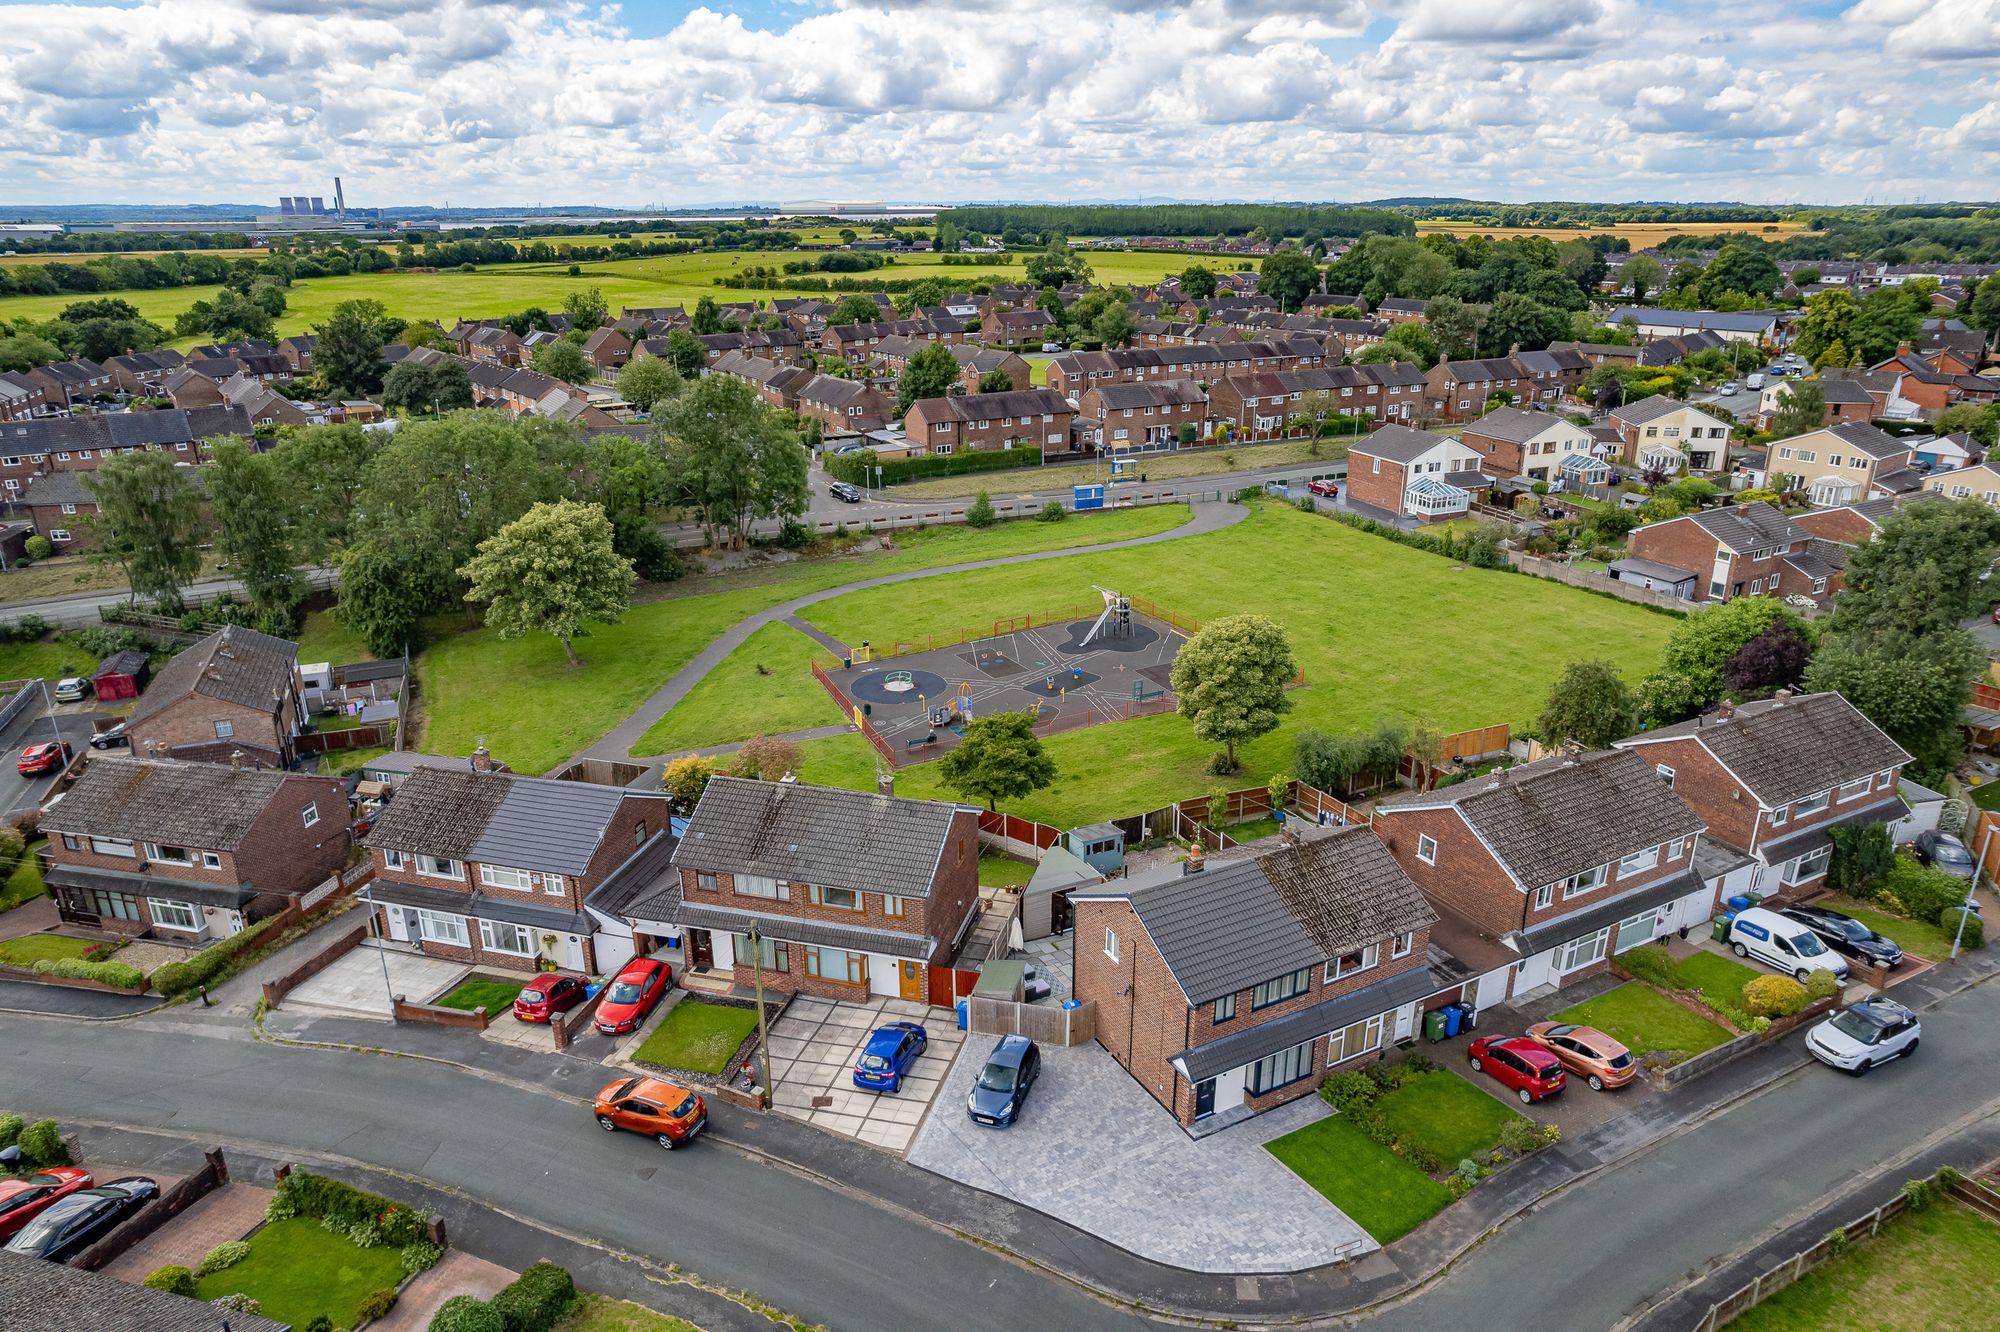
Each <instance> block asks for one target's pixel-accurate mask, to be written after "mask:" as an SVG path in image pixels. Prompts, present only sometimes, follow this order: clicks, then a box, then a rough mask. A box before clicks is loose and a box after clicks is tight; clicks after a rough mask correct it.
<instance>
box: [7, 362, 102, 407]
mask: <svg viewBox="0 0 2000 1332" xmlns="http://www.w3.org/2000/svg"><path fill="white" fill-rule="evenodd" d="M24 373H25V374H26V375H27V377H28V378H29V379H32V380H34V381H35V382H36V383H38V384H40V385H41V386H42V393H43V396H44V397H45V398H46V400H47V401H48V402H49V403H50V404H51V405H55V406H63V407H74V406H76V405H77V404H78V403H83V402H89V401H91V400H92V399H93V398H105V397H109V396H111V395H112V394H113V393H115V392H117V391H118V385H117V381H116V380H115V379H114V377H113V376H112V373H111V371H109V370H107V369H106V368H105V367H103V366H101V365H99V364H98V363H97V362H95V361H89V360H85V359H83V358H82V357H78V358H77V359H76V360H74V361H58V362H56V363H55V364H54V365H41V366H36V367H35V368H34V369H32V370H28V371H25V372H24Z"/></svg>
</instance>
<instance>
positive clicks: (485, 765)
mask: <svg viewBox="0 0 2000 1332" xmlns="http://www.w3.org/2000/svg"><path fill="white" fill-rule="evenodd" d="M472 770H473V771H474V772H491V771H493V754H492V751H490V750H488V749H487V748H486V741H485V740H483V739H482V740H481V741H480V742H479V744H478V745H477V746H476V747H475V748H474V749H473V751H472Z"/></svg>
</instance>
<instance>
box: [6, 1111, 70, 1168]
mask: <svg viewBox="0 0 2000 1332" xmlns="http://www.w3.org/2000/svg"><path fill="white" fill-rule="evenodd" d="M15 1145H16V1146H18V1147H19V1148H20V1149H21V1159H22V1160H24V1161H26V1162H27V1163H28V1164H29V1165H30V1166H33V1167H34V1168H35V1169H37V1170H42V1169H46V1168H47V1167H49V1166H59V1165H68V1164H70V1159H69V1148H67V1147H65V1146H63V1140H62V1129H61V1128H60V1127H59V1126H58V1125H57V1124H56V1121H55V1120H53V1119H38V1120H36V1121H35V1122H34V1123H32V1124H30V1125H28V1127H26V1128H24V1129H22V1130H21V1139H20V1141H19V1142H18V1143H16V1144H15Z"/></svg>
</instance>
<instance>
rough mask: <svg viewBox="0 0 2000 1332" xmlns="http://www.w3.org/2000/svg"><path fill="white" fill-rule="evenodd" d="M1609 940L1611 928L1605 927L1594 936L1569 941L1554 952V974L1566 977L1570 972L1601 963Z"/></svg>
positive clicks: (1588, 935)
mask: <svg viewBox="0 0 2000 1332" xmlns="http://www.w3.org/2000/svg"><path fill="white" fill-rule="evenodd" d="M1610 938H1611V927H1610V926H1609V925H1606V926H1605V927H1604V928H1603V929H1601V930H1599V931H1597V932H1596V933H1595V934H1586V935H1583V936H1581V937H1579V938H1575V939H1571V940H1570V941H1569V942H1568V943H1566V944H1564V945H1563V946H1562V947H1561V948H1560V949H1558V950H1557V951H1556V961H1555V970H1556V974H1557V975H1562V976H1567V975H1568V974H1569V973H1570V972H1572V971H1581V970H1582V969H1583V968H1585V967H1587V966H1591V965H1593V964H1594V963H1598V962H1602V961H1603V960H1604V958H1605V955H1606V951H1607V950H1608V948H1609V947H1610V942H1609V941H1610Z"/></svg>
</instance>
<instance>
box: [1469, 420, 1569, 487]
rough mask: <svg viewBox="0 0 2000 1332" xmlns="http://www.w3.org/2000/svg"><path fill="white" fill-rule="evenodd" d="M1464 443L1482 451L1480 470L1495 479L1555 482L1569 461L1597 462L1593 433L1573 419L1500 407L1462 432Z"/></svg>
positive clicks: (1470, 447) (1480, 452) (1477, 450)
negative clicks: (1593, 446) (1591, 434)
mask: <svg viewBox="0 0 2000 1332" xmlns="http://www.w3.org/2000/svg"><path fill="white" fill-rule="evenodd" d="M1458 438H1459V442H1460V443H1462V444H1464V445H1465V446H1466V447H1467V448H1469V449H1472V450H1474V451H1475V452H1477V453H1479V454H1480V455H1481V459H1480V464H1479V470H1480V471H1482V472H1484V473H1486V474H1487V475H1488V476H1492V477H1515V476H1517V477H1520V478H1522V479H1523V480H1526V481H1529V482H1534V481H1555V480H1558V479H1559V478H1561V476H1562V475H1563V464H1564V463H1565V462H1568V461H1569V460H1571V459H1576V460H1577V464H1576V467H1575V468H1574V470H1578V471H1582V470H1588V468H1589V465H1590V464H1591V463H1594V462H1595V461H1596V459H1595V457H1594V456H1593V454H1592V452H1591V446H1592V444H1593V443H1594V441H1593V440H1592V439H1591V436H1590V432H1589V431H1588V430H1585V429H1584V428H1583V427H1582V426H1580V425H1578V424H1577V423H1576V422H1574V421H1571V420H1569V419H1568V418H1567V417H1562V416H1557V415H1554V414H1553V413H1551V412H1529V411H1523V410H1522V409H1521V408H1519V407H1496V408H1494V409H1493V410H1492V411H1490V412H1488V413H1486V415H1484V416H1482V417H1480V418H1479V419H1478V420H1477V421H1474V422H1472V423H1470V424H1469V425H1467V426H1466V427H1465V429H1464V430H1462V431H1460V432H1459V436H1458Z"/></svg>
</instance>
